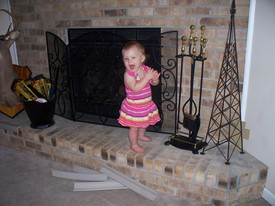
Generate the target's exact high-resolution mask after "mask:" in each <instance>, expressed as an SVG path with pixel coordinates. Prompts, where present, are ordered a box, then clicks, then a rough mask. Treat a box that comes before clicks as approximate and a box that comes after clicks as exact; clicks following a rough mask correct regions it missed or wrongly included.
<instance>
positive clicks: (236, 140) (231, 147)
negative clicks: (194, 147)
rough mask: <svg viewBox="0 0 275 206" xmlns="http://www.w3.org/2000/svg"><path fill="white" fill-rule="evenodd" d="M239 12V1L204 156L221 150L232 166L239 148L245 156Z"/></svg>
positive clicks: (227, 43) (232, 16)
mask: <svg viewBox="0 0 275 206" xmlns="http://www.w3.org/2000/svg"><path fill="white" fill-rule="evenodd" d="M235 12H236V9H235V1H234V0H233V2H232V5H231V10H230V13H231V22H230V25H229V31H228V36H227V41H226V46H225V52H224V57H223V62H222V67H221V72H220V77H219V81H218V85H217V90H216V95H215V100H214V104H213V108H212V113H211V118H210V121H209V125H208V130H207V134H206V139H205V143H206V144H205V145H208V146H209V147H208V148H206V147H204V148H203V151H202V153H201V154H205V151H207V150H210V149H212V148H218V150H219V151H220V152H221V153H222V155H223V157H224V158H225V159H226V162H225V164H230V162H229V160H230V158H231V156H232V154H233V152H234V151H235V149H236V148H239V149H240V150H241V153H244V151H243V137H242V123H241V107H240V105H241V103H240V86H239V76H238V58H237V45H236V34H235V21H234V15H235ZM210 142H212V143H214V145H213V144H212V145H211V144H210ZM223 144H227V146H226V147H222V145H223ZM225 150H226V151H225Z"/></svg>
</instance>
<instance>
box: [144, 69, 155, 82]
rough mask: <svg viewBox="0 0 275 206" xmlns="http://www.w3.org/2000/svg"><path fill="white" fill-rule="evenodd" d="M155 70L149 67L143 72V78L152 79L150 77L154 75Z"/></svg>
mask: <svg viewBox="0 0 275 206" xmlns="http://www.w3.org/2000/svg"><path fill="white" fill-rule="evenodd" d="M155 75H156V74H155V71H154V70H153V69H152V68H149V69H148V71H147V72H145V74H144V78H146V79H147V80H148V81H149V80H152V78H153V77H154V76H155Z"/></svg>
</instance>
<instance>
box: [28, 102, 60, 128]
mask: <svg viewBox="0 0 275 206" xmlns="http://www.w3.org/2000/svg"><path fill="white" fill-rule="evenodd" d="M24 107H25V111H26V113H27V115H28V117H29V119H30V121H31V124H30V127H31V128H34V129H44V128H48V127H50V126H52V125H54V124H55V122H54V120H53V119H54V113H55V100H52V101H49V102H44V103H41V102H37V101H26V102H24Z"/></svg>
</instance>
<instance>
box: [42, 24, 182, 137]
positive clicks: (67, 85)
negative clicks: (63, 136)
mask: <svg viewBox="0 0 275 206" xmlns="http://www.w3.org/2000/svg"><path fill="white" fill-rule="evenodd" d="M46 37H47V51H48V60H49V69H50V76H51V80H52V82H53V84H55V85H56V91H57V92H56V95H57V107H56V114H58V115H61V116H63V117H66V118H69V119H72V120H74V121H84V122H91V123H98V124H105V125H112V126H120V125H119V124H118V122H117V118H118V116H119V109H120V105H121V102H122V100H123V99H124V98H125V89H124V82H123V75H124V71H125V68H124V64H123V61H122V56H121V49H122V46H123V44H125V43H126V42H128V41H130V40H138V41H140V42H142V43H143V44H144V45H145V48H146V53H147V54H149V58H148V61H147V62H146V64H147V65H148V66H150V67H153V68H154V69H157V70H158V71H159V72H160V73H161V78H160V80H161V81H160V84H159V85H158V86H155V87H152V95H153V101H154V102H155V103H156V105H157V106H158V108H159V111H160V114H161V119H162V120H161V122H159V123H157V124H156V125H154V126H151V127H150V128H149V130H150V131H158V132H167V133H173V132H174V125H175V123H176V122H175V121H176V115H175V114H176V106H175V104H176V101H177V95H176V87H175V84H176V78H177V75H176V73H177V63H176V58H175V56H176V54H177V32H176V31H173V32H167V33H161V30H160V28H97V29H94V28H88V29H87V28H85V29H68V45H65V43H64V42H63V41H62V40H61V39H60V38H58V37H57V36H56V35H54V34H52V33H50V32H47V33H46ZM171 51H172V53H171Z"/></svg>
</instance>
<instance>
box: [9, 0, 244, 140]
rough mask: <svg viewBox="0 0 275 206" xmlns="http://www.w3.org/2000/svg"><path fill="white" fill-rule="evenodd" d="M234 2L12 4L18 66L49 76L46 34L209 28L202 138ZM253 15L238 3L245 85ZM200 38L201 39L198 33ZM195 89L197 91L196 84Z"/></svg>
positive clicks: (42, 1) (174, 0)
mask: <svg viewBox="0 0 275 206" xmlns="http://www.w3.org/2000/svg"><path fill="white" fill-rule="evenodd" d="M231 3H232V1H231V0H226V1H220V0H217V1H212V0H199V1H197V0H196V1H195V0H142V1H127V0H101V1H88V0H84V1H81V2H79V1H65V0H62V1H56V0H54V1H47V0H39V1H36V0H30V1H28V2H26V1H17V0H10V4H11V11H12V12H13V13H14V15H15V16H16V17H17V18H20V20H21V28H20V30H21V33H20V38H19V39H18V40H17V42H16V46H17V53H18V59H19V64H20V65H22V66H24V65H27V66H28V67H29V68H30V69H31V71H32V73H33V76H35V75H38V74H41V73H42V74H45V75H46V76H49V64H48V59H47V48H46V47H47V46H46V37H45V36H46V35H45V32H46V31H49V32H52V33H54V34H56V35H57V36H59V37H60V38H61V39H62V40H63V41H64V42H65V43H68V35H67V29H69V28H116V27H117V28H122V27H124V28H125V27H126V28H133V27H141V28H148V27H159V28H161V32H167V31H172V30H177V31H178V33H179V38H180V37H181V36H182V35H187V36H188V34H189V27H190V25H191V24H193V25H195V27H196V28H199V27H200V26H201V25H204V26H206V31H205V37H206V38H207V39H208V44H207V47H206V57H207V61H206V62H205V70H204V77H205V79H204V84H203V85H204V86H203V91H202V114H201V129H200V133H201V134H200V135H201V136H205V134H206V131H207V126H208V121H209V116H210V112H211V108H212V104H213V99H214V96H215V90H216V86H217V81H218V77H219V72H220V67H221V62H222V58H223V52H224V47H225V42H226V34H227V31H228V23H229V21H230V6H231ZM248 14H249V0H240V1H237V2H236V20H235V24H236V36H237V47H238V63H239V73H240V85H241V86H242V81H243V73H244V62H245V48H246V35H247V27H248ZM196 35H197V36H199V34H198V32H197V31H196ZM179 43H180V39H179ZM179 48H180V45H179ZM179 52H180V51H179ZM164 55H165V54H164ZM189 76H190V71H189V70H184V74H183V81H184V85H186V90H185V91H184V93H183V97H182V98H183V99H185V100H186V98H187V97H188V92H187V91H189V82H188V78H189ZM196 89H197V90H198V85H197V84H195V90H196Z"/></svg>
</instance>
